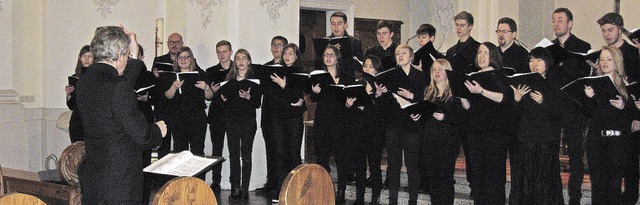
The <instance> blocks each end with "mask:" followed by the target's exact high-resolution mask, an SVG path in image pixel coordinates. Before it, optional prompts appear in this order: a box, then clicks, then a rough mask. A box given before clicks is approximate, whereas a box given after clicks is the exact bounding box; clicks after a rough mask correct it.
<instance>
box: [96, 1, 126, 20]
mask: <svg viewBox="0 0 640 205" xmlns="http://www.w3.org/2000/svg"><path fill="white" fill-rule="evenodd" d="M92 1H93V4H95V5H96V6H98V9H97V11H98V12H99V13H100V15H101V16H102V18H105V19H106V18H107V16H108V15H110V14H112V12H111V7H114V6H116V5H117V4H118V3H120V0H92Z"/></svg>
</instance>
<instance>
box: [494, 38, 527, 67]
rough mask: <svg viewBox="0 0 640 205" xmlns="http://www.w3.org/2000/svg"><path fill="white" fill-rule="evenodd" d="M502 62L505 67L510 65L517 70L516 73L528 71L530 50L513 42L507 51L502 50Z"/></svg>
mask: <svg viewBox="0 0 640 205" xmlns="http://www.w3.org/2000/svg"><path fill="white" fill-rule="evenodd" d="M500 56H501V57H502V64H503V66H504V67H510V68H513V69H515V70H516V73H528V72H531V71H530V70H529V51H527V49H524V48H523V47H522V46H520V45H518V44H516V43H513V44H511V46H510V47H509V48H507V50H506V51H504V52H502V49H500Z"/></svg>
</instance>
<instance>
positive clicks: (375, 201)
mask: <svg viewBox="0 0 640 205" xmlns="http://www.w3.org/2000/svg"><path fill="white" fill-rule="evenodd" d="M378 199H379V197H371V203H369V205H380V202H378Z"/></svg>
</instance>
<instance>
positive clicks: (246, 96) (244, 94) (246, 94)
mask: <svg viewBox="0 0 640 205" xmlns="http://www.w3.org/2000/svg"><path fill="white" fill-rule="evenodd" d="M238 95H239V96H240V97H241V98H244V99H247V100H251V87H249V89H247V90H242V89H240V90H238Z"/></svg>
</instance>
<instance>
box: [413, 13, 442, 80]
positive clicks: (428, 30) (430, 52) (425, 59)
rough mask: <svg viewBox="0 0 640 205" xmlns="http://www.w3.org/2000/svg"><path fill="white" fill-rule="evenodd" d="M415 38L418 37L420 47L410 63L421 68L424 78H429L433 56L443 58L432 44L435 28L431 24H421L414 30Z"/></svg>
mask: <svg viewBox="0 0 640 205" xmlns="http://www.w3.org/2000/svg"><path fill="white" fill-rule="evenodd" d="M416 39H418V45H419V46H420V48H419V49H418V50H417V51H416V53H415V55H414V57H413V62H412V64H413V65H414V66H416V68H419V70H422V72H423V73H424V75H425V76H426V78H425V79H431V72H430V71H429V69H431V65H433V59H432V57H433V58H435V59H439V58H445V56H444V55H442V53H440V51H438V50H436V48H435V47H434V46H433V41H435V40H436V28H435V27H433V25H431V24H422V25H420V27H418V30H416Z"/></svg>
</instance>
